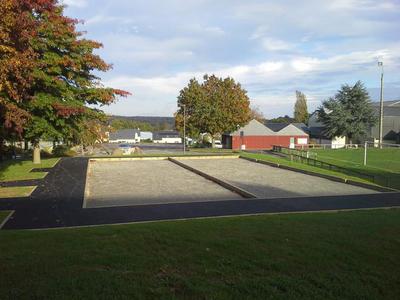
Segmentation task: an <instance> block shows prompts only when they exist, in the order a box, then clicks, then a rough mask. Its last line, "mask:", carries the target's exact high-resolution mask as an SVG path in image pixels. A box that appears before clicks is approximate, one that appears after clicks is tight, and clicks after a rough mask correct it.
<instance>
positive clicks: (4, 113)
mask: <svg viewBox="0 0 400 300" xmlns="http://www.w3.org/2000/svg"><path fill="white" fill-rule="evenodd" d="M39 8H40V6H39V5H38V4H37V3H35V1H16V0H2V1H0V16H1V17H0V124H1V127H0V159H1V157H2V152H3V151H2V150H3V144H4V141H5V140H6V139H8V140H13V139H19V138H21V137H22V134H23V130H24V126H25V124H26V123H27V121H28V120H29V117H30V114H29V113H28V111H27V110H26V109H24V107H23V106H24V105H23V104H25V103H27V102H29V101H31V100H32V92H31V83H32V82H33V76H32V71H33V69H34V67H35V58H36V57H37V56H36V53H35V52H34V50H33V48H32V40H33V38H34V37H35V26H36V24H37V23H36V21H35V19H34V18H33V17H32V14H31V11H33V10H35V11H39Z"/></svg>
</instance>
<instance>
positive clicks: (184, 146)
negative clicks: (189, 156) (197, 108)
mask: <svg viewBox="0 0 400 300" xmlns="http://www.w3.org/2000/svg"><path fill="white" fill-rule="evenodd" d="M182 106H183V154H186V105H185V104H182Z"/></svg>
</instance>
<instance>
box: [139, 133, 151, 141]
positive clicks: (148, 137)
mask: <svg viewBox="0 0 400 300" xmlns="http://www.w3.org/2000/svg"><path fill="white" fill-rule="evenodd" d="M140 139H141V140H142V141H143V140H148V141H152V140H153V133H152V132H150V131H141V132H140Z"/></svg>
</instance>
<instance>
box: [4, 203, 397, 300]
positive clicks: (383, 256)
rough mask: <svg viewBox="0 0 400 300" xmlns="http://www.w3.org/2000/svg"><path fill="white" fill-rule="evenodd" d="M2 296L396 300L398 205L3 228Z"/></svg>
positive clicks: (7, 297)
mask: <svg viewBox="0 0 400 300" xmlns="http://www.w3.org/2000/svg"><path fill="white" fill-rule="evenodd" d="M0 266H1V270H0V295H1V297H0V298H1V299H121V298H124V299H177V298H178V299H184V298H185V299H268V298H274V299H314V298H317V299H383V298H385V299H396V298H398V295H399V294H400V276H399V272H400V209H389V210H370V211H353V212H338V213H336V212H335V213H314V214H311V213H304V214H283V215H266V216H252V217H230V218H215V219H200V220H186V221H171V222H157V223H147V224H131V225H117V226H102V227H91V228H74V229H58V230H43V231H0Z"/></svg>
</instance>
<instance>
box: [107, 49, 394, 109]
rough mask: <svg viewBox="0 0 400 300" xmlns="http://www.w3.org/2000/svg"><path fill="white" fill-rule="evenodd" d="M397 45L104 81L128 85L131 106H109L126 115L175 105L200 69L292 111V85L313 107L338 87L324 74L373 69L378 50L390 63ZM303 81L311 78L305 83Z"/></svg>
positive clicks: (257, 100)
mask: <svg viewBox="0 0 400 300" xmlns="http://www.w3.org/2000/svg"><path fill="white" fill-rule="evenodd" d="M399 50H400V45H399V47H397V48H391V49H383V50H377V51H364V52H352V53H348V54H345V55H336V56H331V57H327V58H324V59H321V58H315V57H293V58H292V59H291V60H288V61H284V60H281V61H264V62H261V63H258V64H254V65H237V66H230V67H225V68H219V69H208V70H206V69H202V70H196V71H194V72H187V71H185V72H177V73H176V74H174V75H170V76H156V77H135V76H120V77H116V78H113V79H110V80H108V81H107V82H106V83H105V84H106V85H107V86H112V87H115V88H120V89H125V90H128V91H130V92H131V93H132V94H133V96H131V97H129V99H128V101H127V102H126V103H131V104H132V105H129V106H130V107H131V109H125V110H123V109H122V106H123V103H124V102H125V101H126V100H121V103H119V104H117V105H116V106H113V107H112V109H111V110H110V111H118V112H119V113H121V114H127V115H129V114H136V115H138V114H146V112H149V111H151V112H152V114H154V115H172V114H173V113H174V112H175V110H176V97H177V96H178V94H179V91H180V90H181V89H182V88H183V87H185V86H186V85H187V83H188V81H189V80H190V79H191V78H193V77H196V78H197V79H198V80H200V81H201V80H202V77H203V75H204V74H205V73H208V74H215V75H217V76H221V77H226V76H231V77H233V78H234V79H235V80H236V81H238V82H240V83H241V84H242V86H243V87H244V88H245V89H247V90H248V91H249V96H250V98H251V99H252V101H253V104H254V105H256V106H259V107H260V108H261V109H262V110H264V112H265V113H266V115H268V116H273V115H275V114H276V113H277V112H279V114H284V113H285V111H287V112H286V113H288V112H290V111H292V106H293V102H294V99H295V98H294V91H295V90H296V89H300V90H303V91H305V92H306V95H307V96H308V98H309V104H310V107H311V109H315V108H316V107H317V106H318V104H319V103H320V101H321V100H323V99H325V98H326V97H328V96H330V95H332V93H334V91H335V90H336V89H337V88H339V87H340V86H339V85H338V84H337V82H336V81H335V80H333V79H332V78H331V77H327V76H326V74H329V73H335V74H337V75H335V77H336V78H335V79H337V78H338V77H339V78H342V79H343V80H346V78H347V77H345V76H346V75H347V74H349V71H352V72H353V73H357V72H359V73H360V74H362V73H364V72H377V70H376V57H377V56H383V57H384V59H385V61H386V62H391V63H392V64H395V62H396V59H397V60H398V61H399V59H400V55H399V54H398V53H400V51H399ZM398 64H399V62H398V63H397V65H392V66H391V67H392V68H395V69H396V68H398V67H400V66H399V65H398ZM343 76H344V77H343ZM358 79H360V78H357V77H354V78H352V79H351V80H352V81H355V80H358ZM361 79H362V78H361ZM308 82H314V84H313V85H310V84H309V83H308ZM344 82H345V81H343V82H342V83H344ZM350 83H351V82H350ZM119 107H120V109H121V110H119ZM125 107H126V106H125Z"/></svg>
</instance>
